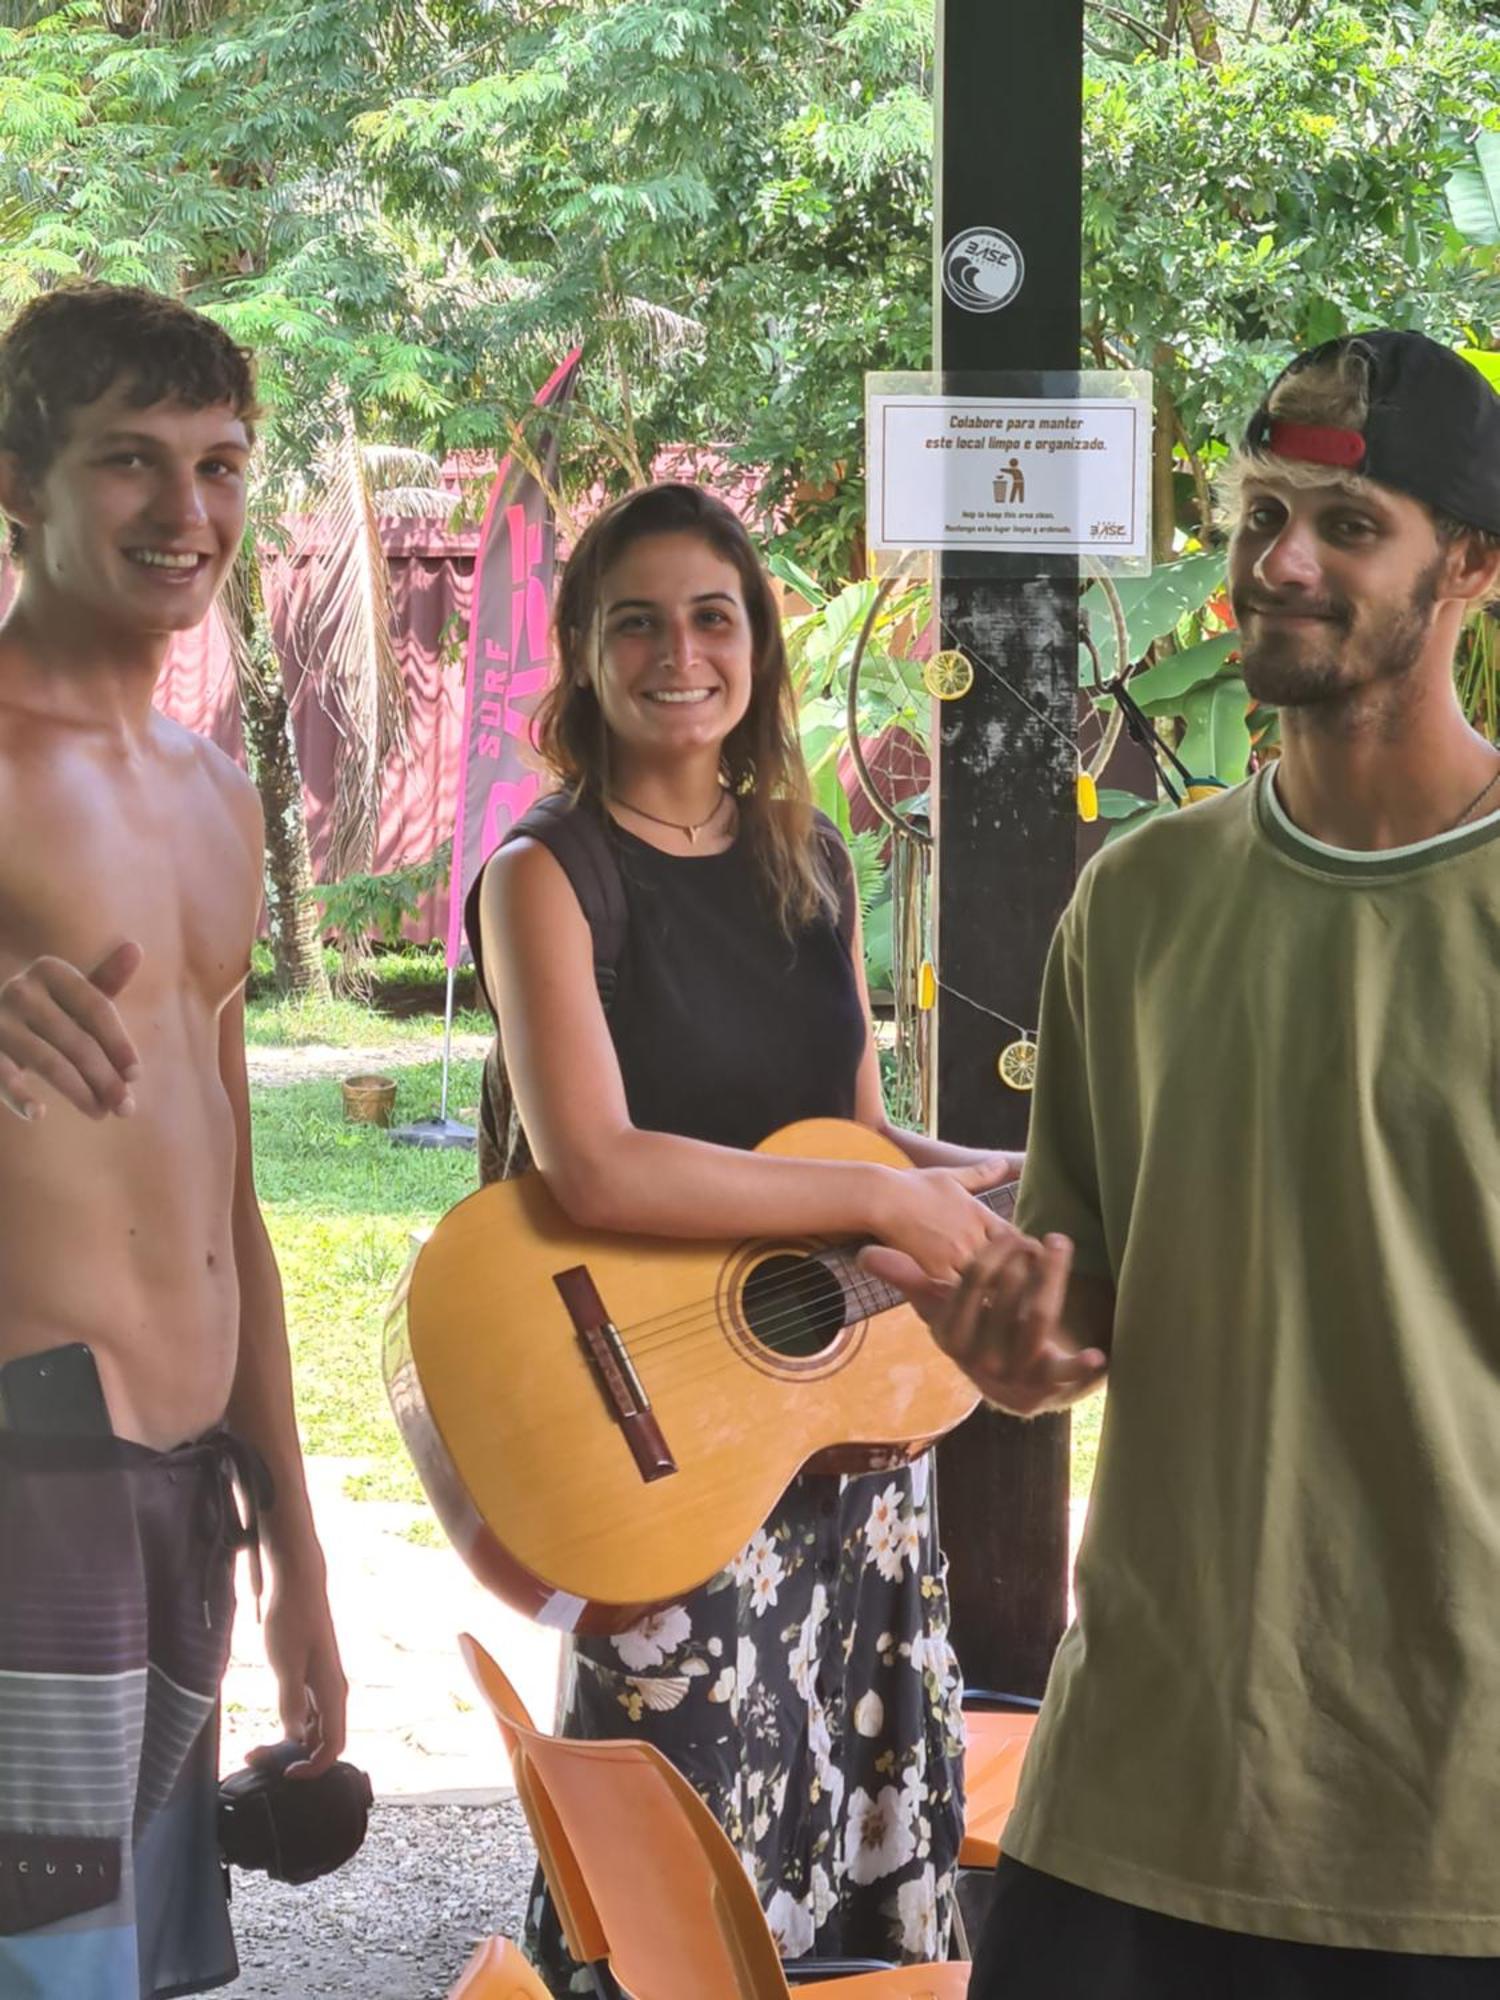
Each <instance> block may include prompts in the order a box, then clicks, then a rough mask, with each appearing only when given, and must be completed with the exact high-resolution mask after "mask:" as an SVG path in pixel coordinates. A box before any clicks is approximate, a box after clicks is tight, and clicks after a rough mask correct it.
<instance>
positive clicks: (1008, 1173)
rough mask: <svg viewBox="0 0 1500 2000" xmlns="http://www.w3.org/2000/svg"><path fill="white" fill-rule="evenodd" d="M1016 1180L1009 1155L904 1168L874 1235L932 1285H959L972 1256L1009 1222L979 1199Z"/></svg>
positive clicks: (889, 1189)
mask: <svg viewBox="0 0 1500 2000" xmlns="http://www.w3.org/2000/svg"><path fill="white" fill-rule="evenodd" d="M1013 1178H1014V1168H1013V1166H1012V1164H1011V1161H1010V1158H1009V1156H1008V1155H1007V1154H1005V1153H990V1154H987V1155H985V1157H984V1158H983V1159H980V1160H976V1161H975V1162H974V1163H973V1164H972V1165H969V1166H962V1167H914V1168H912V1169H911V1170H910V1171H909V1172H902V1171H899V1170H898V1171H896V1172H894V1173H892V1174H891V1175H890V1177H889V1181H888V1183H887V1184H886V1185H885V1187H884V1189H883V1200H882V1204H881V1213H880V1214H879V1216H878V1217H877V1218H876V1219H875V1227H874V1229H873V1230H872V1231H871V1234H872V1235H874V1236H875V1237H876V1238H877V1240H878V1241H879V1242H880V1243H881V1244H884V1245H887V1246H889V1248H890V1250H892V1251H893V1252H896V1253H898V1254H899V1255H900V1257H901V1259H902V1262H903V1265H906V1264H907V1261H908V1260H909V1263H910V1264H911V1265H915V1266H916V1268H917V1271H918V1272H919V1273H920V1275H921V1276H922V1277H924V1278H925V1279H926V1280H927V1281H928V1282H929V1283H935V1284H938V1285H947V1286H951V1285H954V1284H956V1283H957V1281H958V1276H959V1273H960V1272H961V1271H962V1270H963V1269H964V1267H965V1265H967V1264H968V1262H969V1261H970V1259H971V1258H972V1257H974V1256H975V1254H976V1253H977V1252H978V1251H979V1250H980V1249H981V1248H982V1247H983V1246H984V1245H985V1244H986V1243H987V1242H989V1241H990V1239H991V1238H993V1237H995V1236H996V1235H997V1234H998V1233H999V1232H1000V1231H1002V1230H1004V1229H1006V1228H1007V1226H1008V1225H1007V1224H1005V1223H1004V1222H1002V1221H1001V1220H1000V1218H999V1216H997V1215H995V1214H992V1213H991V1211H990V1210H989V1209H988V1208H986V1207H985V1205H984V1204H983V1202H981V1201H980V1200H978V1199H977V1197H978V1196H980V1195H982V1194H984V1193H986V1192H987V1191H988V1190H989V1189H990V1188H995V1187H1000V1186H1001V1185H1002V1184H1003V1183H1004V1182H1006V1181H1008V1180H1011V1179H1013ZM872 1268H873V1266H872ZM897 1282H898V1283H899V1282H900V1281H899V1280H897Z"/></svg>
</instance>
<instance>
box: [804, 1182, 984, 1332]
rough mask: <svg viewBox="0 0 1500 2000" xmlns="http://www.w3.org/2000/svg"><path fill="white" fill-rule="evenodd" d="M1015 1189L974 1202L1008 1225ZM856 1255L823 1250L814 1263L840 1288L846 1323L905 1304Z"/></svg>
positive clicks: (899, 1296) (898, 1295) (904, 1299)
mask: <svg viewBox="0 0 1500 2000" xmlns="http://www.w3.org/2000/svg"><path fill="white" fill-rule="evenodd" d="M1018 1186H1019V1182H1017V1181H1013V1180H1012V1181H1006V1182H1005V1184H1004V1186H1003V1187H997V1188H988V1189H986V1191H985V1192H984V1193H983V1194H982V1195H979V1196H977V1197H976V1199H977V1200H979V1201H981V1202H982V1203H983V1204H984V1206H985V1207H986V1208H987V1209H988V1210H989V1211H990V1213H991V1215H998V1216H999V1217H1000V1218H1001V1220H1002V1221H1005V1222H1009V1221H1010V1219H1011V1217H1012V1216H1013V1215H1014V1213H1015V1207H1016V1189H1017V1187H1018ZM857 1255H858V1253H857V1252H855V1251H850V1250H825V1251H824V1252H823V1253H822V1255H821V1257H820V1258H819V1260H818V1261H819V1262H820V1263H822V1264H824V1265H825V1266H826V1267H827V1268H828V1270H829V1271H830V1272H832V1274H833V1276H834V1277H835V1278H837V1279H838V1281H839V1284H840V1285H841V1286H842V1288H843V1292H844V1299H845V1309H846V1312H847V1313H848V1321H849V1322H852V1321H854V1320H857V1319H870V1318H873V1317H874V1315H875V1314H876V1313H883V1312H889V1311H890V1309H891V1307H892V1306H900V1305H905V1303H906V1294H905V1293H904V1292H898V1291H897V1290H896V1288H895V1286H894V1285H887V1284H885V1283H883V1282H882V1281H881V1280H880V1279H879V1278H872V1277H871V1276H870V1275H869V1273H868V1272H867V1271H863V1270H861V1268H860V1266H859V1263H858V1261H857ZM846 1323H847V1322H846Z"/></svg>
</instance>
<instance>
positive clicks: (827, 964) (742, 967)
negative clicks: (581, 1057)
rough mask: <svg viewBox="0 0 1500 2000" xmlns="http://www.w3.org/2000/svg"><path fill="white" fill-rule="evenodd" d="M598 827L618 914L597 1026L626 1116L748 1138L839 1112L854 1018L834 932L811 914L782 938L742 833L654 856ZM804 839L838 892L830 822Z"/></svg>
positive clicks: (844, 1103)
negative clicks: (706, 850) (602, 1018)
mask: <svg viewBox="0 0 1500 2000" xmlns="http://www.w3.org/2000/svg"><path fill="white" fill-rule="evenodd" d="M611 826H612V837H613V839H614V842H615V847H616V852H617V853H618V855H619V859H620V876H621V881H622V883H623V885H624V889H625V901H626V907H627V909H628V911H629V918H628V921H627V925H626V933H625V949H624V952H623V954H622V956H621V959H620V966H619V977H618V982H617V984H616V987H615V993H614V1000H613V1003H612V1005H611V1007H610V1010H609V1028H610V1033H611V1035H612V1036H613V1038H614V1044H615V1053H616V1054H617V1056H618V1057H619V1061H620V1073H621V1075H622V1076H623V1078H624V1080H625V1094H626V1098H627V1100H628V1102H629V1105H630V1117H631V1122H632V1123H633V1124H635V1125H637V1126H639V1127H641V1128H642V1129H643V1130H647V1131H654V1132H676V1133H680V1134H681V1135H682V1136H683V1137H685V1138H690V1139H707V1140H710V1141H712V1142H714V1143H715V1144H717V1145H721V1146H755V1145H758V1144H759V1143H760V1141H761V1140H762V1139H764V1138H766V1137H767V1136H768V1135H769V1134H770V1133H772V1132H774V1131H776V1130H777V1129H778V1128H779V1127H780V1126H782V1125H790V1124H791V1123H792V1122H793V1121H794V1120H795V1119H798V1118H852V1117H853V1116H854V1084H855V1077H856V1075H857V1073H858V1070H859V1064H860V1058H861V1057H862V1056H863V1054H864V1048H865V1021H864V1014H863V1011H862V1009H861V1007H860V1004H859V989H858V987H857V986H856V984H855V979H854V967H853V963H852V960H851V957H850V948H849V943H848V942H847V940H846V938H845V936H844V935H842V934H841V933H842V929H843V927H842V926H841V925H840V924H839V923H838V922H836V921H835V919H834V918H833V917H831V916H825V915H819V916H817V917H815V918H814V919H813V921H812V922H811V923H810V924H807V925H805V926H804V927H803V928H802V929H801V930H800V931H798V932H797V933H796V935H795V936H794V937H791V938H788V937H787V935H786V933H785V932H784V931H783V930H782V928H781V925H780V923H779V922H778V921H777V918H776V915H775V912H774V910H773V909H772V908H771V906H770V902H769V898H768V897H767V895H766V892H765V890H764V888H763V886H762V882H761V878H760V874H759V871H758V869H757V868H756V866H755V864H754V861H753V860H752V858H751V855H750V853H749V851H748V847H747V844H746V842H745V841H744V840H743V839H741V840H738V841H736V842H735V844H734V846H733V847H729V848H726V849H725V850H724V852H723V853H722V854H704V855H677V854H663V853H662V852H661V850H660V849H659V848H655V847H652V846H651V845H650V844H649V843H648V842H646V841H644V840H638V839H637V838H636V837H635V836H634V835H633V834H631V833H627V832H626V831H625V829H624V828H623V827H618V826H614V825H613V822H611ZM816 839H817V843H818V847H819V850H820V859H822V860H823V865H824V868H825V871H826V872H827V874H828V875H829V876H830V877H831V879H832V881H833V883H834V886H835V888H836V889H837V890H838V891H839V893H840V896H841V898H843V897H846V896H847V894H848V885H849V881H850V876H851V868H850V862H849V856H848V852H847V850H846V849H845V847H844V845H843V842H842V841H841V840H840V839H839V836H838V834H837V832H836V831H835V829H834V827H833V825H832V824H831V822H829V821H827V820H823V821H821V822H820V824H819V826H818V829H817V835H816ZM836 871H837V872H836Z"/></svg>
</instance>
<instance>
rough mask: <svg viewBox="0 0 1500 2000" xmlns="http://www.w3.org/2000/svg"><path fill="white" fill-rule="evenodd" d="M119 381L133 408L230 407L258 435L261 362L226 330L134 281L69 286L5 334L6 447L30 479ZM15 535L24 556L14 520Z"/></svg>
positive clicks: (1, 363) (1, 395)
mask: <svg viewBox="0 0 1500 2000" xmlns="http://www.w3.org/2000/svg"><path fill="white" fill-rule="evenodd" d="M122 378H124V379H128V381H129V383H130V401H131V403H132V404H133V405H134V407H135V408H136V409H141V410H144V409H147V408H149V406H150V405H151V404H152V403H161V402H165V401H167V400H168V399H171V400H174V401H176V402H180V403H185V404H186V405H187V407H188V408H189V409H192V410H202V409H207V408H208V407H209V406H210V405H211V404H214V403H228V404H229V405H230V407H231V408H232V409H233V410H234V412H235V414H236V416H238V417H239V419H240V420H241V422H242V423H243V424H244V425H245V427H246V429H247V431H248V432H249V433H250V435H251V436H252V437H253V436H254V426H255V420H256V418H257V416H258V415H259V414H260V412H259V408H258V406H257V404H256V400H255V363H254V361H253V360H252V358H251V356H250V354H249V353H248V352H247V350H246V349H245V348H243V347H240V346H238V345H237V344H236V343H235V342H234V341H233V340H231V339H230V337H229V335H228V334H227V333H226V332H225V331H224V329H223V328H222V327H221V326H216V325H215V324H214V322H213V321H212V320H211V319H205V317H204V316H203V314H202V313H198V312H194V311H193V310H192V308H191V307H189V306H185V305H183V304H181V303H180V301H178V300H177V299H171V298H167V297H166V296H165V295H164V294H163V293H161V292H151V291H146V290H145V289H144V288H143V287H141V286H138V285H100V284H69V285H59V286H58V287H57V289H56V290H55V291H51V292H44V293H43V294H42V295H41V297H40V298H36V299H33V300H32V301H31V303H30V304H29V305H27V306H25V307H23V309H22V310H21V311H20V312H19V313H18V314H17V316H16V317H15V319H14V320H12V322H11V324H10V326H9V327H8V328H7V329H6V331H5V333H4V335H3V336H0V451H7V452H12V453H14V455H15V457H16V459H17V461H18V462H19V464H20V467H21V471H22V473H23V475H24V476H25V478H26V479H27V480H28V481H29V482H35V481H37V480H39V479H41V478H43V477H44V476H45V474H46V471H47V468H48V466H50V465H51V463H52V461H53V459H54V458H55V457H56V456H57V453H58V452H59V450H60V449H61V448H62V445H63V442H64V440H65V439H66V437H67V434H68V418H69V416H70V414H71V412H72V411H74V410H76V409H82V408H83V407H84V406H85V405H86V404H89V403H93V402H97V401H98V399H99V397H100V396H102V395H103V394H104V393H105V391H106V390H107V389H109V388H111V387H112V386H113V385H114V383H116V382H118V381H120V380H121V379H122ZM10 533H11V549H12V551H13V553H15V554H17V555H19V554H21V553H22V551H23V550H24V547H25V536H24V533H23V531H22V529H21V528H20V527H19V525H18V524H17V523H15V522H12V523H11V531H10Z"/></svg>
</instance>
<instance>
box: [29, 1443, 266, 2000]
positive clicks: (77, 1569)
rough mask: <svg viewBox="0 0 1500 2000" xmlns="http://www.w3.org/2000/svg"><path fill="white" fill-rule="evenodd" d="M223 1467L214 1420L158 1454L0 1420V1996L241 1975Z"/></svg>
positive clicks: (236, 1520) (229, 1524)
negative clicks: (222, 1812)
mask: <svg viewBox="0 0 1500 2000" xmlns="http://www.w3.org/2000/svg"><path fill="white" fill-rule="evenodd" d="M236 1476H238V1477H239V1478H240V1480H241V1484H242V1486H247V1487H248V1486H249V1485H250V1484H251V1483H252V1482H253V1481H254V1479H255V1467H254V1464H253V1461H252V1460H251V1458H250V1456H249V1455H248V1454H246V1452H245V1450H244V1447H243V1446H241V1445H239V1444H238V1443H236V1441H235V1440H234V1439H232V1438H231V1437H230V1436H229V1435H228V1434H227V1433H225V1432H223V1431H216V1432H213V1433H211V1434H210V1435H208V1436H207V1437H204V1438H202V1439H199V1440H198V1441H197V1442H196V1443H194V1444H191V1445H185V1446H182V1447H181V1448H180V1449H178V1450H175V1451H168V1452H156V1451H151V1450H148V1449H147V1448H146V1447H145V1446H142V1445H136V1444H130V1443H127V1442H126V1441H124V1440H123V1439H118V1438H104V1439H79V1440H72V1439H69V1440H66V1441H63V1440H58V1439H55V1438H37V1437H29V1436H25V1437H23V1436H20V1435H17V1434H16V1433H13V1432H7V1431H0V1995H3V1996H4V2000H168V1996H169V1995H173V1994H181V1993H202V1992H206V1991H207V1990H208V1989H210V1988H211V1987H215V1986H224V1985H227V1984H228V1983H229V1981H230V1980H232V1979H234V1978H235V1977H236V1976H237V1974H238V1970H239V1967H238V1962H237V1960H236V1957H235V1950H234V1939H233V1936H232V1934H231V1932H230V1928H229V1911H228V1899H227V1894H226V1884H225V1879H224V1873H223V1869H222V1866H221V1864H220V1859H219V1848H218V1838H217V1827H216V1814H217V1797H218V1695H219V1683H220V1681H221V1680H222V1679H223V1675H224V1669H225V1667H226V1665H227V1663H228V1659H229V1640H230V1629H231V1625H232V1622H233V1616H234V1556H235V1550H236V1548H237V1547H239V1546H240V1545H241V1544H242V1543H243V1541H244V1540H245V1539H246V1531H245V1530H244V1529H243V1528H242V1527H241V1525H240V1515H239V1511H238V1508H237V1506H236V1502H235V1491H234V1484H233V1481H234V1479H235V1477H236ZM251 1518H252V1520H253V1518H254V1508H253V1507H252V1509H251Z"/></svg>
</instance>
